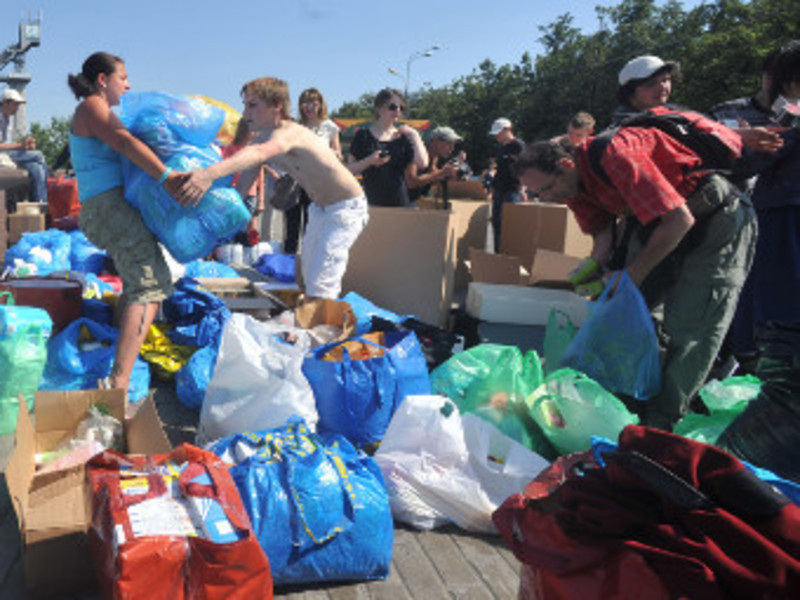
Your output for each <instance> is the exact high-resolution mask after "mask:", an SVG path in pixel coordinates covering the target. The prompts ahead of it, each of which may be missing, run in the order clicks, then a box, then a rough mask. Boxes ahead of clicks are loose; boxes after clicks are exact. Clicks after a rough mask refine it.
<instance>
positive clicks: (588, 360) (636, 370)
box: [561, 270, 661, 400]
mask: <svg viewBox="0 0 800 600" xmlns="http://www.w3.org/2000/svg"><path fill="white" fill-rule="evenodd" d="M615 285H616V289H614V286H615ZM612 290H614V292H613V294H612V293H611V292H612ZM561 366H562V367H569V368H572V369H575V370H576V371H581V372H582V373H585V374H586V375H588V376H589V377H591V378H592V379H594V380H595V381H596V382H597V383H599V384H600V385H602V386H603V387H604V388H606V389H607V390H608V391H610V392H613V393H615V394H625V395H626V396H630V397H632V398H636V399H637V400H647V399H648V398H651V397H653V396H655V395H656V394H657V393H658V392H659V390H660V389H661V363H660V359H659V351H658V338H657V337H656V330H655V325H653V319H652V317H651V316H650V311H649V310H648V309H647V305H646V304H645V301H644V298H643V297H642V293H641V292H640V291H639V289H638V288H637V287H636V284H635V283H633V281H632V280H631V278H630V277H629V276H628V273H627V271H625V270H623V271H621V272H620V273H619V274H617V275H616V276H615V277H613V278H612V280H611V281H609V283H608V285H606V288H605V289H604V290H603V293H602V294H601V295H600V297H599V298H598V299H597V301H596V302H594V303H593V305H592V307H591V308H590V313H589V318H588V319H587V320H586V321H584V323H583V325H581V327H580V329H579V330H578V333H577V334H576V335H575V337H574V338H573V340H572V342H570V344H569V346H568V347H567V349H566V350H565V351H564V356H563V357H562V359H561Z"/></svg>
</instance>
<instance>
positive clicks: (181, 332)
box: [163, 277, 231, 348]
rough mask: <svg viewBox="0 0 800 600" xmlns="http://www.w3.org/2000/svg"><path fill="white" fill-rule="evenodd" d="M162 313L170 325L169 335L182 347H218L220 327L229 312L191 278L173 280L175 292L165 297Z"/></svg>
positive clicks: (215, 297)
mask: <svg viewBox="0 0 800 600" xmlns="http://www.w3.org/2000/svg"><path fill="white" fill-rule="evenodd" d="M163 311H164V316H165V317H166V320H167V322H168V323H169V324H170V325H172V329H170V331H169V332H168V335H169V338H170V339H171V340H172V341H173V342H175V343H176V344H181V345H184V346H211V345H213V346H214V347H217V348H218V347H219V343H220V340H221V339H222V328H223V327H224V326H225V322H226V321H227V320H228V318H229V317H230V315H231V311H230V310H228V307H227V306H226V305H225V302H224V301H223V300H221V299H220V298H218V297H217V296H215V295H214V294H212V293H211V292H209V291H208V290H206V289H205V288H204V287H203V286H201V285H200V284H199V283H198V282H197V281H196V280H194V279H192V278H191V277H182V278H181V279H179V280H178V281H177V282H176V283H175V291H174V292H173V294H172V295H171V296H170V297H169V298H167V299H166V300H164V303H163Z"/></svg>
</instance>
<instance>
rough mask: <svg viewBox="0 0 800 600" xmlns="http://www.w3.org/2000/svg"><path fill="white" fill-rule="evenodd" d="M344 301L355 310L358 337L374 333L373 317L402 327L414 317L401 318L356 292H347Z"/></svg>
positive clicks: (405, 316)
mask: <svg viewBox="0 0 800 600" xmlns="http://www.w3.org/2000/svg"><path fill="white" fill-rule="evenodd" d="M342 300H344V301H345V302H347V303H348V304H349V305H350V307H351V308H352V309H353V313H354V314H355V316H356V334H357V335H361V334H363V333H368V332H369V331H372V317H380V318H381V319H385V320H386V321H389V322H391V323H394V324H396V325H400V324H401V323H402V322H403V321H405V320H406V319H409V318H411V317H412V315H404V316H400V315H397V314H395V313H393V312H391V311H388V310H386V309H384V308H380V307H379V306H376V305H375V304H373V303H372V302H370V301H369V300H367V299H366V298H364V297H362V296H359V295H358V294H356V293H355V292H347V294H346V295H345V297H344V298H342Z"/></svg>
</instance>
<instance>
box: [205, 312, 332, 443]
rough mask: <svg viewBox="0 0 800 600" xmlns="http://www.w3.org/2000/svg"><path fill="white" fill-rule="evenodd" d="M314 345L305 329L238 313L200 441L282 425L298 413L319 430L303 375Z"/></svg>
mask: <svg viewBox="0 0 800 600" xmlns="http://www.w3.org/2000/svg"><path fill="white" fill-rule="evenodd" d="M287 338H292V339H294V340H295V341H294V342H292V341H289V339H287ZM310 344H311V340H310V338H309V336H308V335H307V334H306V332H304V331H303V330H300V329H297V328H294V327H289V326H284V325H279V324H277V323H271V322H262V321H258V320H257V319H255V318H253V317H251V316H250V315H245V314H242V313H233V315H232V316H231V318H230V319H228V322H227V324H226V325H225V329H224V330H223V332H222V343H221V345H220V348H219V354H218V355H217V366H216V368H215V369H214V374H213V376H212V377H211V381H210V382H209V383H208V386H207V387H206V392H205V397H204V398H203V401H202V409H201V412H200V423H199V425H198V427H197V442H198V443H199V444H207V443H208V442H211V441H213V440H217V439H219V438H222V437H225V436H229V435H233V434H235V433H241V432H243V431H251V430H260V429H270V428H273V427H280V426H281V425H283V424H284V423H286V420H287V419H288V418H289V417H290V416H292V415H293V414H294V415H298V416H300V417H302V418H303V419H305V421H306V423H307V424H308V427H309V428H310V429H312V430H314V429H315V427H316V423H317V419H318V417H317V409H316V406H315V403H314V392H313V391H312V390H311V386H310V385H309V383H308V381H307V380H306V378H305V376H304V375H303V360H304V358H305V355H306V352H307V351H308V348H309V347H310Z"/></svg>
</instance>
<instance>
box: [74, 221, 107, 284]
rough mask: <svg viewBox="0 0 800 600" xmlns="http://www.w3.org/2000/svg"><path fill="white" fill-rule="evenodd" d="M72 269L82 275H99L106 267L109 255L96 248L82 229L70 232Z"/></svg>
mask: <svg viewBox="0 0 800 600" xmlns="http://www.w3.org/2000/svg"><path fill="white" fill-rule="evenodd" d="M68 235H69V237H70V249H69V264H70V268H71V269H73V270H75V271H80V272H81V273H94V274H95V275H99V274H100V273H102V272H103V270H104V269H105V266H106V258H107V257H108V253H107V252H105V251H104V250H101V249H100V248H98V247H97V246H95V245H94V244H93V243H92V242H90V241H89V239H88V238H87V237H86V235H85V234H84V233H83V231H81V230H80V229H75V230H73V231H70V232H69V234H68Z"/></svg>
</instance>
